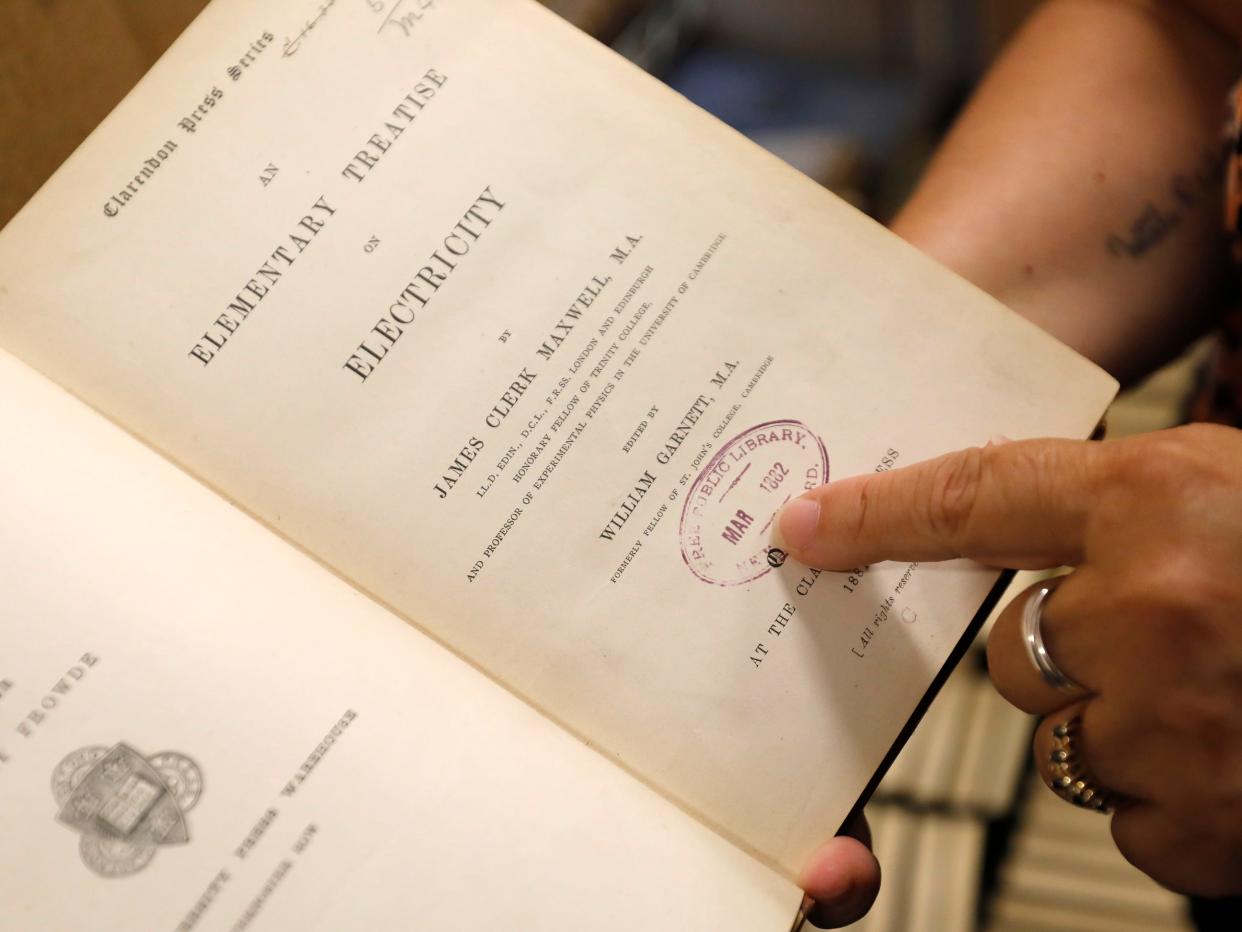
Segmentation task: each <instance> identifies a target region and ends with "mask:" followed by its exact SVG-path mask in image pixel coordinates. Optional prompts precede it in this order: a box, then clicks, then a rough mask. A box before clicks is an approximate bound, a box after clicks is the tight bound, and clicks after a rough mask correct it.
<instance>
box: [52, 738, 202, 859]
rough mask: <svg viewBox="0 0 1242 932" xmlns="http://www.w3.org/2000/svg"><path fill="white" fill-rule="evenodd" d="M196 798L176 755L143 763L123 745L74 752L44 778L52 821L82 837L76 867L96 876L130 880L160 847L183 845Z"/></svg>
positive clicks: (191, 776) (193, 768)
mask: <svg viewBox="0 0 1242 932" xmlns="http://www.w3.org/2000/svg"><path fill="white" fill-rule="evenodd" d="M202 792H203V776H202V772H201V771H200V770H199V768H198V765H197V764H196V763H194V761H192V760H191V759H190V758H188V757H186V756H185V755H184V754H178V753H176V752H172V751H164V752H161V753H159V754H154V755H152V756H151V757H143V756H142V755H141V754H140V753H139V752H138V751H135V750H134V749H133V748H132V747H130V746H129V745H127V744H123V743H122V744H117V745H116V746H115V747H113V748H111V749H109V748H106V747H89V748H82V749H81V750H78V751H74V752H73V753H72V754H70V755H68V756H67V757H66V758H65V759H64V760H62V761H61V762H60V763H59V764H58V765H57V766H56V770H55V772H54V773H53V774H52V795H53V796H54V797H55V798H56V805H57V806H59V807H60V811H59V813H57V816H56V818H57V819H58V820H59V821H60V822H62V823H64V824H65V825H67V826H69V827H70V828H72V829H74V830H75V831H77V832H78V833H79V834H80V835H81V836H82V837H81V839H80V840H79V842H78V850H79V852H80V853H81V855H82V861H83V863H84V864H86V866H87V867H89V868H90V869H91V870H93V871H94V872H95V873H96V874H99V875H100V876H101V877H126V876H128V875H130V874H136V873H137V872H138V871H140V870H142V869H143V868H144V867H146V866H147V865H148V864H150V863H151V859H152V858H153V857H155V852H156V850H157V849H158V848H160V847H161V846H164V845H183V844H185V843H186V842H188V841H189V840H190V830H189V825H188V823H187V822H186V814H187V813H188V812H189V811H190V810H191V809H193V808H194V806H195V805H196V804H197V803H198V800H199V797H200V796H201V795H202Z"/></svg>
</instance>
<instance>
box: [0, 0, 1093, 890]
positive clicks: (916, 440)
mask: <svg viewBox="0 0 1242 932" xmlns="http://www.w3.org/2000/svg"><path fill="white" fill-rule="evenodd" d="M406 6H407V5H403V4H399V3H398V4H393V3H387V2H379V0H377V2H374V3H370V4H363V3H358V4H336V5H331V4H329V5H327V6H326V7H320V8H318V9H317V10H312V12H311V13H310V14H308V12H307V10H306V9H304V8H303V4H301V3H300V2H296V0H277V2H272V3H268V4H264V5H263V6H262V8H257V7H255V6H254V5H251V4H246V3H243V2H240V0H217V2H216V3H214V4H213V5H212V6H211V7H209V9H208V10H207V12H206V13H205V14H204V15H203V16H202V17H201V18H200V19H199V20H198V21H197V22H196V24H195V25H194V26H193V27H192V28H191V30H190V31H189V32H188V33H187V35H186V36H185V37H183V38H182V40H180V41H179V42H178V43H177V45H175V46H174V48H173V49H172V51H171V52H170V53H169V55H168V56H166V57H165V59H164V60H163V61H162V62H161V63H160V64H159V65H158V66H157V67H156V68H155V70H154V71H153V72H152V73H151V74H150V75H149V76H148V77H147V78H146V79H144V81H143V83H142V84H141V85H139V88H138V89H137V90H136V91H135V93H134V94H132V95H131V96H130V98H128V99H127V100H126V101H125V103H123V104H122V105H121V107H120V108H118V110H117V112H116V113H115V114H114V115H113V116H112V117H111V118H110V119H109V121H108V122H106V123H105V124H104V126H103V127H102V128H101V129H100V130H98V131H97V132H96V133H95V135H94V136H92V138H91V139H90V140H88V142H87V143H86V144H85V145H84V146H83V147H82V149H80V150H79V152H78V153H77V154H76V155H75V156H74V157H73V158H72V159H71V160H70V161H69V162H68V163H67V164H66V166H65V167H64V168H63V169H62V170H61V171H60V172H59V173H58V175H57V176H56V177H55V178H54V179H53V180H52V181H51V182H50V183H49V184H48V185H47V186H46V187H45V188H44V190H43V191H42V192H41V193H40V194H39V195H38V196H37V197H36V198H35V199H34V201H32V203H31V204H30V205H29V206H28V207H27V208H26V210H25V211H24V212H23V213H22V215H20V216H19V217H18V219H17V220H16V221H14V223H13V224H12V225H11V227H10V228H9V229H8V230H7V231H6V232H5V234H4V236H2V237H0V300H3V301H4V315H3V316H2V317H0V344H3V345H4V346H5V347H7V348H8V349H10V350H11V351H13V352H14V353H16V354H17V355H18V356H20V357H21V358H23V359H25V360H27V361H28V362H30V363H31V364H32V365H35V366H36V367H38V368H40V369H42V370H43V371H44V372H46V373H48V374H49V375H50V376H51V377H52V378H53V379H55V380H56V381H58V382H59V383H60V384H62V385H64V386H66V387H68V388H69V389H70V390H72V391H73V392H75V393H76V394H78V395H79V396H81V397H83V398H85V399H86V400H87V401H89V402H90V403H91V404H93V405H94V406H96V407H97V408H99V409H100V410H102V411H103V412H105V413H106V414H108V415H109V416H110V417H112V418H113V419H115V420H117V421H118V422H120V423H121V424H123V425H125V426H126V427H127V428H128V429H130V430H131V431H133V432H134V433H136V434H137V435H139V436H140V437H142V438H144V439H145V440H147V442H149V443H151V444H152V445H154V446H155V447H157V448H158V449H160V450H161V451H163V452H164V453H165V454H166V455H168V456H169V457H170V458H172V459H173V460H174V461H176V462H178V463H179V464H181V465H182V466H183V467H184V468H186V469H187V470H188V471H190V472H191V473H193V474H195V475H196V476H198V477H200V478H202V479H203V480H204V481H206V482H207V483H208V484H210V485H211V486H213V487H215V488H217V489H219V490H221V491H222V492H223V493H224V494H225V495H227V496H228V497H230V498H231V499H233V500H234V501H236V502H238V503H239V504H241V505H242V506H243V507H245V508H246V509H248V510H249V511H251V512H252V513H254V514H255V515H257V516H259V517H260V518H261V519H262V520H263V521H265V522H266V523H267V524H268V525H269V526H271V527H273V528H275V529H276V530H277V531H279V532H280V533H282V534H284V535H286V536H287V537H288V538H289V539H291V540H293V541H295V542H296V543H297V544H299V545H300V546H302V547H305V548H306V549H307V550H309V551H311V552H312V553H314V554H315V555H316V556H318V557H319V558H320V559H321V560H323V561H324V562H325V563H326V564H328V565H329V566H331V567H332V568H334V569H335V570H337V571H338V572H340V573H341V574H342V575H344V576H346V577H348V578H349V579H350V580H352V581H354V582H355V584H356V585H357V586H358V587H360V588H361V589H363V590H364V591H366V592H368V593H370V594H372V595H373V596H374V597H375V598H377V599H378V600H380V601H381V602H383V603H385V604H387V605H389V606H390V607H392V608H394V609H395V610H396V611H397V612H399V613H400V614H401V615H402V616H404V617H405V618H407V619H409V620H411V621H413V622H414V623H416V624H417V625H419V626H421V627H422V628H423V629H425V630H427V631H429V632H431V633H432V634H433V635H434V636H435V637H436V638H438V639H439V640H441V641H442V642H444V643H445V644H447V645H449V646H451V647H452V648H453V649H454V650H456V651H457V652H459V653H461V654H463V655H465V656H467V657H469V658H470V659H471V660H472V661H474V662H475V663H477V664H478V665H479V666H481V667H482V668H484V669H485V670H487V671H488V672H489V673H491V674H492V675H493V676H495V677H496V678H497V679H498V680H500V681H501V682H503V683H504V684H505V685H507V686H508V687H509V688H510V689H512V690H513V691H515V692H516V693H518V694H519V695H521V696H523V697H525V698H527V699H528V700H530V701H531V702H532V703H534V704H535V705H537V706H538V707H540V708H541V709H543V710H544V711H546V712H547V713H548V714H549V715H550V716H551V717H553V718H554V719H555V720H557V721H558V722H560V723H561V724H563V725H564V726H566V727H567V728H568V729H570V730H571V731H573V732H574V733H576V734H577V735H579V736H580V737H582V738H583V739H584V740H586V741H588V742H589V743H590V744H591V745H592V746H594V747H596V748H598V749H599V750H600V751H601V752H603V753H605V754H606V755H608V756H609V757H611V758H612V759H613V760H614V761H616V762H618V763H619V764H621V765H622V766H624V767H626V768H627V769H629V770H631V771H632V772H634V773H636V774H638V775H640V776H641V777H642V778H643V779H644V780H646V781H647V782H649V783H650V784H652V785H653V786H655V787H656V788H658V789H659V790H660V791H661V792H663V793H664V794H666V795H667V796H669V797H671V798H673V799H675V800H676V801H677V802H679V803H680V804H681V805H682V806H683V807H685V808H686V809H688V810H689V811H691V812H693V813H695V814H696V815H697V816H698V817H699V818H700V819H701V820H703V821H704V822H705V823H707V824H708V825H710V826H712V827H714V828H716V829H718V830H719V831H721V832H723V833H724V834H726V835H727V836H728V837H730V838H731V839H733V840H734V841H735V842H736V843H737V844H739V845H741V846H742V847H744V848H745V849H747V850H749V851H751V852H753V853H755V854H756V855H758V856H759V857H761V858H762V859H764V860H765V861H767V862H769V863H771V864H775V865H777V866H779V867H780V868H781V869H782V870H783V871H784V872H785V873H786V874H792V873H793V872H794V871H796V869H797V868H798V866H799V865H800V864H801V862H802V861H803V860H804V859H805V857H806V856H807V855H808V853H809V852H810V850H811V849H812V848H813V846H814V845H815V844H816V843H818V842H819V841H821V840H822V839H823V838H824V837H825V836H827V835H829V834H831V833H832V832H833V831H835V830H836V829H837V827H838V826H839V824H840V823H841V821H842V820H843V818H844V817H845V815H846V814H847V813H848V812H849V811H850V809H851V808H852V807H853V805H854V803H855V802H856V801H857V799H858V797H859V794H860V793H861V792H862V791H863V789H864V787H865V786H866V785H867V783H868V782H869V781H870V779H871V777H872V776H873V774H874V772H875V770H876V768H877V766H878V765H879V763H880V761H881V760H882V759H883V758H884V756H885V755H886V753H887V752H888V751H889V749H890V746H891V744H892V742H893V741H894V739H895V737H896V735H897V734H898V732H899V731H900V730H901V728H902V726H903V725H904V724H905V722H906V721H907V719H908V718H909V717H910V715H911V712H912V710H913V709H914V708H915V707H916V705H917V704H918V702H919V701H920V700H921V698H922V697H923V696H924V694H925V692H926V691H927V689H928V687H929V684H930V683H931V682H932V680H933V678H934V677H935V676H936V675H937V673H938V672H939V671H940V670H941V668H942V667H943V665H944V664H945V662H946V659H947V658H948V656H949V655H950V653H951V651H952V649H953V647H954V645H955V644H956V643H957V641H958V640H959V638H960V637H961V635H962V632H963V631H964V629H965V627H966V625H967V623H968V622H969V620H970V619H971V617H972V616H973V615H974V614H975V612H976V610H977V609H978V608H979V606H980V603H981V602H982V601H983V600H984V598H985V596H986V595H987V593H988V592H989V590H990V589H991V587H992V586H993V584H994V583H995V581H996V578H997V576H996V574H995V573H993V572H987V571H983V570H980V569H978V568H976V567H972V566H967V565H962V564H957V565H944V566H908V565H902V566H876V567H872V568H871V569H869V570H867V571H866V572H859V573H856V574H852V575H832V574H822V575H819V574H815V573H813V572H810V571H808V570H806V569H805V568H802V567H798V566H794V565H792V564H789V563H783V562H782V559H781V555H780V554H779V553H774V552H772V550H771V547H772V541H771V527H770V525H771V522H772V519H773V516H774V514H775V513H776V510H777V509H778V508H779V507H780V506H781V505H782V504H783V503H784V502H785V501H787V500H788V499H789V498H791V497H793V496H795V495H797V494H799V493H800V492H802V491H803V490H804V489H807V488H811V487H814V486H816V485H819V484H820V483H823V482H825V481H827V480H830V479H833V478H838V477H841V476H848V475H852V474H856V473H864V472H870V471H872V470H875V469H885V468H890V467H892V466H895V465H896V466H900V465H903V464H906V463H911V462H915V461H917V460H920V459H924V458H926V457H929V456H932V455H935V454H938V453H942V452H945V451H947V450H951V449H956V448H960V447H964V446H968V445H978V444H982V443H984V442H986V441H987V440H988V439H989V438H990V437H992V436H994V435H995V434H998V433H1003V434H1006V435H1007V436H1010V437H1013V438H1021V437H1027V436H1036V435H1061V436H1077V437H1085V436H1086V435H1087V434H1088V433H1089V432H1090V430H1091V428H1092V427H1093V426H1094V425H1095V423H1096V422H1097V420H1098V418H1099V417H1100V415H1101V413H1102V412H1103V410H1104V409H1105V407H1106V406H1107V404H1108V402H1109V400H1110V399H1111V397H1112V395H1113V393H1114V391H1115V388H1116V386H1115V383H1114V382H1113V381H1112V380H1111V379H1110V378H1108V377H1107V376H1106V375H1105V374H1104V373H1102V372H1100V371H1099V370H1097V369H1095V368H1094V367H1092V366H1091V365H1089V364H1087V363H1086V362H1084V361H1083V360H1081V359H1079V358H1077V357H1076V356H1075V355H1073V354H1072V353H1070V352H1069V351H1068V350H1066V349H1065V348H1063V347H1061V346H1060V345H1058V344H1057V343H1055V342H1054V341H1053V340H1051V339H1049V338H1048V337H1047V336H1045V335H1043V334H1042V333H1040V332H1038V331H1037V330H1036V329H1034V328H1033V327H1031V326H1030V325H1028V324H1026V323H1025V322H1023V321H1021V320H1019V319H1018V318H1017V317H1015V316H1014V315H1013V314H1011V313H1010V312H1008V311H1007V310H1005V309H1004V308H1003V307H1001V306H1000V305H999V304H997V303H996V302H995V301H993V300H992V299H990V298H988V297H987V296H985V295H983V294H982V293H980V292H979V291H978V290H976V289H975V288H973V287H972V286H970V285H968V284H967V283H965V282H963V281H961V280H959V279H957V278H955V277H954V276H952V275H951V274H949V273H948V272H946V271H944V270H943V269H941V268H939V267H938V266H936V265H935V264H934V263H933V262H931V261H930V260H928V259H926V258H924V257H923V256H921V255H919V254H918V253H916V252H915V251H914V250H913V249H911V248H910V247H908V246H906V245H905V244H903V243H901V242H900V241H899V240H897V239H896V238H895V237H893V236H892V235H891V234H889V233H888V232H886V231H885V230H883V229H881V228H880V227H879V226H877V225H875V224H874V223H872V222H871V221H869V220H867V219H865V218H864V217H862V216H861V215H859V214H858V213H857V212H855V211H854V210H853V209H852V208H850V207H848V206H847V205H845V204H843V203H841V202H840V201H838V200H836V199H834V198H833V197H831V196H830V195H828V194H826V193H825V192H824V191H822V190H821V189H819V188H818V187H817V186H816V185H814V184H812V183H811V182H810V181H808V180H806V179H805V178H803V177H801V176H799V175H797V174H796V173H795V172H793V171H792V170H791V169H789V168H787V167H786V166H784V165H782V164H780V163H779V162H777V161H776V160H774V159H773V158H771V157H770V156H768V155H767V154H765V153H763V152H762V151H760V150H759V149H757V148H756V147H755V146H753V145H752V144H751V143H749V142H747V141H746V140H744V139H743V138H741V137H740V136H738V135H737V134H735V133H734V132H733V131H731V130H729V129H728V128H726V127H724V126H722V125H721V124H719V123H718V122H717V121H715V120H714V119H712V118H711V117H709V116H707V115H706V114H704V113H702V112H701V111H699V110H697V109H695V108H694V107H692V106H691V105H689V104H688V103H686V102H685V101H684V100H682V99H681V98H679V97H677V96H676V95H675V94H673V93H672V92H670V91H668V90H667V89H665V88H664V87H662V86H661V85H659V84H658V83H657V82H656V81H654V80H652V79H651V78H649V77H647V76H646V75H643V74H642V73H641V72H639V71H638V70H636V69H634V68H633V67H631V66H630V65H628V64H627V63H625V62H623V61H622V60H621V59H619V58H618V57H616V56H615V55H613V54H612V53H611V52H609V51H607V50H605V49H603V48H601V47H600V46H598V45H596V44H595V43H594V42H592V41H591V40H589V39H587V38H586V37H584V36H582V35H581V34H579V33H577V32H575V31H574V30H573V29H571V28H570V27H568V26H566V25H565V24H563V23H562V22H560V21H559V20H557V19H556V18H555V17H553V16H551V15H550V14H548V13H547V12H546V11H544V10H542V9H541V8H539V7H538V6H537V5H535V4H533V3H527V2H514V0H457V2H454V3H444V4H438V5H434V6H425V5H418V6H417V8H416V9H417V12H416V11H415V10H414V9H406ZM410 6H413V5H410ZM308 16H309V18H308ZM255 37H259V38H257V39H256V38H255ZM247 43H250V45H251V46H252V47H253V49H255V51H251V52H249V53H248V54H247V59H248V60H247V61H246V62H245V63H244V67H242V66H240V65H233V64H232V60H233V59H235V58H236V57H237V55H238V54H240V51H239V50H243V49H246V48H247ZM234 71H235V72H236V74H234ZM204 92H206V93H205V94H204ZM170 134H171V135H170ZM152 153H154V154H152ZM152 165H154V167H151V166H152ZM136 169H137V171H138V173H137V174H135V170H136ZM131 177H132V178H133V181H130V180H129V179H130V178H131Z"/></svg>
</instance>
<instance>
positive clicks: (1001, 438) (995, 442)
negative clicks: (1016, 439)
mask: <svg viewBox="0 0 1242 932" xmlns="http://www.w3.org/2000/svg"><path fill="white" fill-rule="evenodd" d="M1007 443H1013V439H1012V438H1010V437H1006V436H1005V435H1004V434H993V435H992V439H991V440H989V441H988V446H990V447H1003V446H1004V445H1005V444H1007Z"/></svg>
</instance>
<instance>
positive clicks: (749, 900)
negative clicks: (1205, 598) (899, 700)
mask: <svg viewBox="0 0 1242 932" xmlns="http://www.w3.org/2000/svg"><path fill="white" fill-rule="evenodd" d="M0 423H3V424H4V426H5V442H4V445H3V447H2V448H0V863H3V865H4V870H3V871H0V929H5V930H8V929H12V930H33V929H38V930H42V932H60V930H71V929H72V930H77V929H93V930H101V932H102V930H126V932H129V930H134V929H143V930H156V929H167V930H170V932H171V930H189V929H196V930H205V932H211V930H240V929H253V930H263V929H306V930H312V929H323V930H340V929H368V930H388V929H403V930H404V929H426V930H436V932H444V930H471V932H487V930H491V929H502V928H503V929H539V930H564V932H570V930H577V929H583V928H589V929H593V930H614V932H632V930H635V929H652V930H656V929H670V930H671V929H679V930H680V929H701V930H704V932H715V930H718V929H755V930H764V929H767V930H773V932H785V930H786V929H787V928H788V927H789V924H790V923H791V922H792V920H793V917H794V915H795V913H796V911H797V907H798V905H799V904H800V902H801V893H800V892H799V891H797V890H796V889H795V888H793V886H792V885H790V884H789V883H788V882H787V881H784V880H782V879H780V878H779V877H777V876H776V875H775V874H773V873H772V872H771V871H769V870H768V869H767V868H764V867H762V866H760V865H759V864H758V863H756V862H755V861H753V860H752V859H750V858H749V857H747V856H746V855H744V854H742V853H741V852H739V851H737V850H736V849H735V848H733V847H732V846H730V845H728V844H727V843H726V842H724V841H722V840H721V839H720V838H719V837H717V836H716V835H714V834H713V833H711V832H709V831H708V830H706V829H704V828H702V827H701V826H700V825H699V824H698V823H696V822H695V821H693V820H692V819H690V818H688V817H687V816H685V815H684V814H683V813H682V812H680V811H679V810H678V809H676V808H675V807H673V806H672V805H671V804H670V803H668V802H666V801H665V800H663V799H661V798H660V797H658V796H657V795H656V794H654V793H653V792H651V791H650V790H649V789H647V788H646V787H644V786H643V785H642V784H640V783H639V782H637V781H635V780H634V779H632V778H631V777H629V776H628V775H626V774H624V773H623V772H622V771H620V770H618V769H617V768H615V767H613V766H612V765H611V764H609V763H608V762H607V761H606V760H604V758H602V757H600V756H599V755H597V754H595V753H594V752H592V751H590V750H588V749H587V748H585V747H583V746H582V745H581V743H579V742H578V741H576V740H574V739H573V738H571V737H570V736H568V735H566V734H565V733H564V732H562V731H561V730H560V729H558V728H557V727H556V726H555V725H553V724H552V723H550V722H549V721H547V720H546V719H544V718H542V717H541V716H539V715H538V714H537V713H535V712H534V711H532V710H531V709H530V708H529V707H528V706H526V705H524V704H523V703H520V702H518V701H516V700H514V699H513V697H512V696H510V695H509V694H508V693H506V692H505V691H504V690H502V689H501V688H500V687H498V686H496V685H495V684H494V683H492V682H491V681H490V680H488V679H487V678H486V677H484V676H482V675H480V674H479V673H477V672H476V671H474V670H472V669H471V668H469V667H468V666H467V665H465V664H464V663H462V662H461V661H459V660H457V659H456V658H454V657H453V656H452V655H450V654H448V653H447V652H446V651H444V650H443V649H442V648H440V647H438V646H437V645H435V644H433V643H432V642H431V641H429V640H427V639H426V638H425V637H423V636H422V635H420V634H418V633H417V632H415V631H413V630H411V629H410V628H409V627H408V626H407V625H405V624H404V623H403V622H401V621H400V620H398V619H396V618H394V617H392V616H391V615H389V614H388V613H387V612H385V611H384V610H383V609H381V608H379V607H378V606H376V605H375V604H374V603H372V602H371V601H370V600H368V599H367V598H365V597H364V596H361V595H359V594H358V593H357V592H355V591H354V590H353V589H351V588H350V587H348V586H347V585H345V584H344V583H342V582H340V581H339V580H337V579H335V578H334V577H332V576H331V575H330V574H328V573H326V572H325V571H324V570H322V569H321V568H320V567H318V566H317V565H315V564H314V563H313V562H311V561H310V560H309V559H307V558H305V557H303V556H301V555H300V554H298V553H297V552H296V551H294V550H293V549H292V548H290V547H288V546H286V545H285V544H283V543H282V542H281V541H279V540H278V539H277V538H276V537H275V536H274V535H272V534H271V533H270V532H269V531H267V530H265V529H263V528H262V527H260V526H259V525H257V524H255V523H254V522H253V521H252V520H250V519H249V518H247V517H245V516H244V515H242V514H241V513H240V512H238V511H237V510H236V509H234V508H232V507H231V506H229V505H227V504H226V503H224V502H222V501H221V500H219V499H218V498H217V497H215V496H214V495H212V494H211V493H210V492H208V491H207V490H205V489H204V488H202V487H201V486H200V485H198V484H197V483H196V482H194V481H193V480H191V479H190V478H188V477H187V476H185V475H183V474H181V473H180V472H178V471H177V470H176V469H175V468H173V467H172V466H170V465H169V464H168V463H167V462H165V461H164V460H162V459H160V458H159V457H157V456H156V455H155V454H153V453H151V452H150V451H148V450H146V449H145V448H143V447H142V446H141V445H140V444H138V443H137V442H136V441H134V440H133V439H132V438H130V437H128V436H126V435H125V434H123V433H122V432H121V431H119V430H117V429H116V428H115V427H113V426H112V425H110V424H108V423H107V422H106V421H105V420H104V419H102V418H100V417H99V416H98V415H96V414H94V413H93V412H91V411H89V409H87V408H85V407H84V406H82V405H81V404H80V403H79V402H77V401H75V400H73V399H71V398H69V397H68V396H67V395H65V394H64V393H63V392H62V391H60V390H59V389H57V388H55V387H54V386H52V385H51V384H50V383H48V382H46V380H44V379H43V378H42V377H41V376H38V375H36V374H35V373H33V372H32V371H30V370H28V369H26V368H25V367H24V366H23V365H21V364H20V363H18V362H16V361H14V360H13V359H12V358H11V357H9V356H7V355H5V354H3V353H0ZM157 829H158V831H157ZM157 835H158V836H159V837H160V838H162V839H163V840H162V841H161V842H155V841H152V840H151V839H153V838H154V837H156V836H157Z"/></svg>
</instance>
